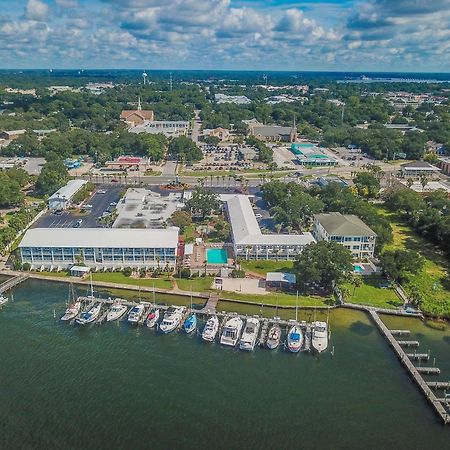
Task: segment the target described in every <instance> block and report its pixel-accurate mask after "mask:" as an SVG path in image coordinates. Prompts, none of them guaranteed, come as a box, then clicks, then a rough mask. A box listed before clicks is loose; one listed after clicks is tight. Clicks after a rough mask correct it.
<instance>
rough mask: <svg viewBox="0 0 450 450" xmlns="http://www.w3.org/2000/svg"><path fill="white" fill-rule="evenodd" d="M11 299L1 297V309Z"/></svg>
mask: <svg viewBox="0 0 450 450" xmlns="http://www.w3.org/2000/svg"><path fill="white" fill-rule="evenodd" d="M8 301H9V299H8V297H5V296H4V295H0V308H1V307H2V306H4V305H6V304H7V303H8Z"/></svg>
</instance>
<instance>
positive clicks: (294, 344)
mask: <svg viewBox="0 0 450 450" xmlns="http://www.w3.org/2000/svg"><path fill="white" fill-rule="evenodd" d="M303 339H304V336H303V332H302V330H301V328H300V327H299V326H298V325H297V324H296V325H294V326H293V327H291V329H290V330H289V333H288V335H287V346H288V349H289V351H290V352H291V353H298V352H299V351H300V349H301V348H302V345H303Z"/></svg>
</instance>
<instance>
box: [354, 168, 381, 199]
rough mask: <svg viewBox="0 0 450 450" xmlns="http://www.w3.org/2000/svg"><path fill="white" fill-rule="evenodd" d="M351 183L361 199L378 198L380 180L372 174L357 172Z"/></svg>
mask: <svg viewBox="0 0 450 450" xmlns="http://www.w3.org/2000/svg"><path fill="white" fill-rule="evenodd" d="M353 181H354V183H355V186H356V189H357V191H358V194H359V195H360V196H361V197H367V198H375V197H377V196H378V193H379V192H380V180H379V179H378V178H377V177H376V176H375V175H373V174H372V173H369V172H358V173H357V174H356V176H355V178H354V180H353Z"/></svg>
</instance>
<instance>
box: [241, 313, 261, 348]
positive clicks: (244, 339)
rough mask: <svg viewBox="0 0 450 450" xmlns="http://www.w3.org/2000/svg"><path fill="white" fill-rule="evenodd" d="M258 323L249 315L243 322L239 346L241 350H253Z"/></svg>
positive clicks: (256, 337)
mask: <svg viewBox="0 0 450 450" xmlns="http://www.w3.org/2000/svg"><path fill="white" fill-rule="evenodd" d="M259 327H260V323H259V320H258V319H256V318H255V317H249V318H248V319H247V321H246V322H245V327H244V331H243V332H242V336H241V340H240V341H239V348H240V349H241V350H247V351H253V350H254V349H255V344H256V339H258V332H259Z"/></svg>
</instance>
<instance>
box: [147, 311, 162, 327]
mask: <svg viewBox="0 0 450 450" xmlns="http://www.w3.org/2000/svg"><path fill="white" fill-rule="evenodd" d="M159 314H160V313H159V309H158V308H151V309H150V312H149V313H148V314H147V318H146V319H145V325H147V327H148V328H153V327H154V326H155V325H156V323H157V322H158V320H159Z"/></svg>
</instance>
